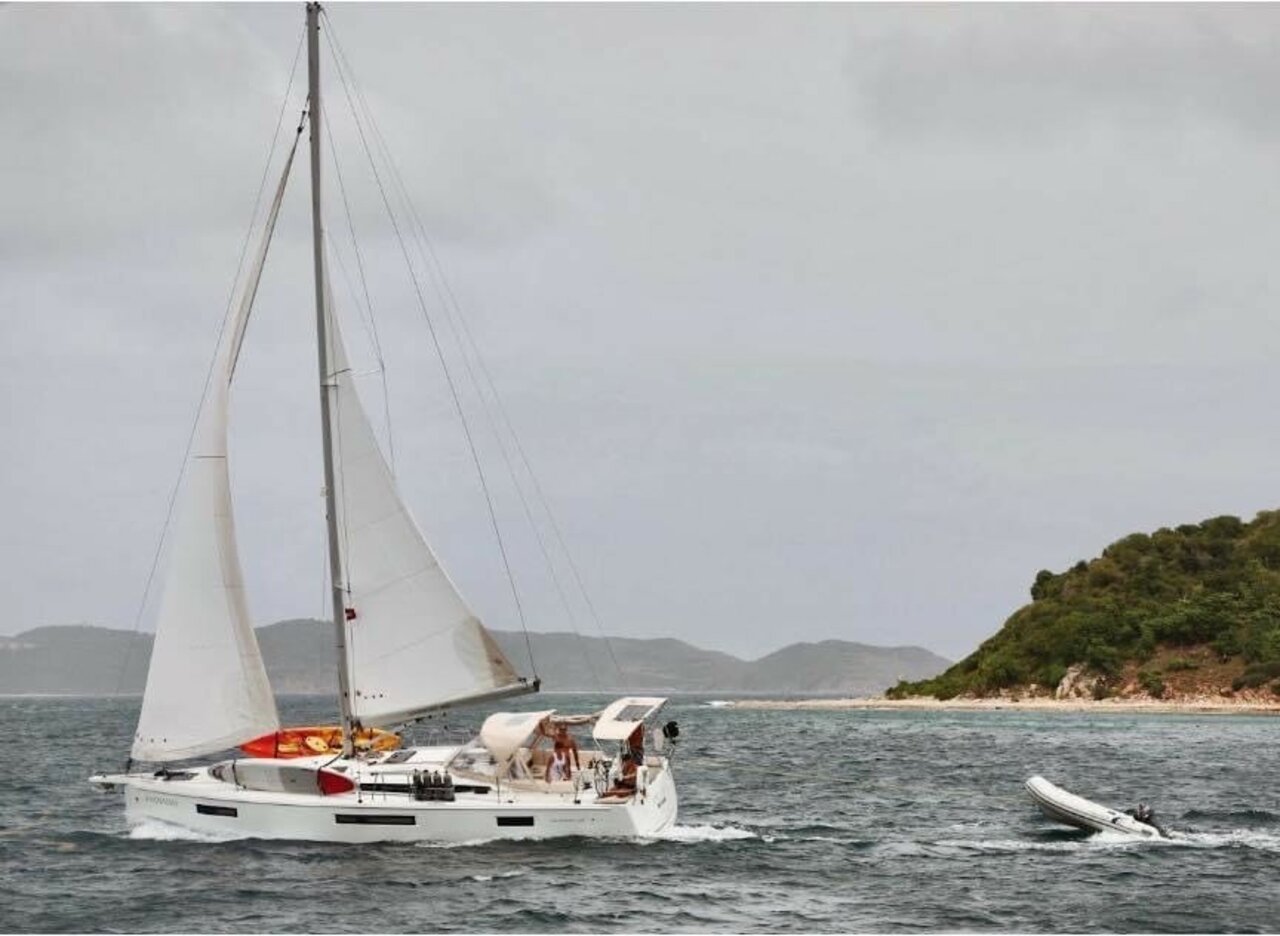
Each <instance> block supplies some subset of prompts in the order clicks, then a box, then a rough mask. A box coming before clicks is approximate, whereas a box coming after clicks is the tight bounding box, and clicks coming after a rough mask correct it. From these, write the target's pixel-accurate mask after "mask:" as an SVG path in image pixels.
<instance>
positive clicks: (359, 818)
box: [333, 813, 418, 825]
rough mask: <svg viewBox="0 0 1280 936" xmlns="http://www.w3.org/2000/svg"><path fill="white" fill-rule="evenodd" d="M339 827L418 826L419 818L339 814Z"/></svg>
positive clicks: (337, 821) (335, 819)
mask: <svg viewBox="0 0 1280 936" xmlns="http://www.w3.org/2000/svg"><path fill="white" fill-rule="evenodd" d="M333 821H334V822H336V823H338V825H417V822H418V817H417V816H365V815H361V814H360V813H337V814H336V815H335V816H334V817H333Z"/></svg>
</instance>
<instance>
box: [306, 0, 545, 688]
mask: <svg viewBox="0 0 1280 936" xmlns="http://www.w3.org/2000/svg"><path fill="white" fill-rule="evenodd" d="M321 12H322V14H323V13H324V11H323V10H322V11H321ZM325 21H326V23H328V24H329V27H330V28H329V29H326V30H324V35H325V39H326V41H327V42H328V43H329V48H330V51H331V52H332V53H333V60H334V62H335V63H336V64H337V66H338V67H337V68H336V71H337V73H338V78H339V81H340V83H341V84H342V89H343V92H344V93H345V95H346V97H347V103H348V105H349V106H350V108H351V112H352V117H353V119H354V121H355V125H356V130H357V132H358V134H359V136H360V141H361V143H362V144H363V145H364V148H365V151H366V152H367V153H370V155H372V151H371V150H370V148H369V143H368V139H367V138H366V136H365V132H364V126H363V123H362V122H361V120H360V116H359V113H358V111H357V108H356V106H355V102H354V100H353V99H352V93H351V87H350V85H349V84H348V81H347V70H346V69H344V67H343V65H344V61H343V59H342V57H341V56H340V55H339V54H338V51H337V49H336V48H335V47H334V39H333V27H332V22H331V21H330V20H329V17H328V16H327V15H325ZM370 165H371V167H372V169H373V174H374V181H375V182H376V183H377V187H378V192H379V194H380V195H381V196H382V203H383V206H384V207H385V208H386V211H387V215H388V218H389V220H390V221H391V228H392V230H393V232H394V233H395V236H396V241H397V242H398V244H399V245H400V252H401V253H402V254H403V256H404V260H405V265H406V266H407V267H408V268H409V278H410V280H411V281H412V283H413V289H414V292H415V294H416V295H417V299H418V307H419V309H420V310H421V311H422V316H423V319H424V320H425V321H426V323H427V331H428V332H429V333H430V336H431V342H432V344H433V346H434V347H435V351H436V356H437V358H439V360H440V367H441V370H442V371H443V373H444V377H445V382H446V383H447V384H448V386H449V393H450V396H451V397H452V399H453V405H454V409H455V410H456V411H457V413H458V418H459V420H460V422H461V423H462V432H463V435H464V436H465V438H466V442H467V448H468V449H469V450H470V453H471V460H472V463H473V465H474V466H475V469H476V475H477V476H478V478H479V480H480V488H481V491H482V492H483V494H484V499H485V505H486V507H487V508H488V512H489V520H490V523H491V525H492V527H493V533H494V538H495V539H496V540H497V545H498V552H499V555H500V556H501V558H502V566H503V569H504V571H505V572H506V576H507V581H508V582H509V583H510V586H511V597H512V601H513V602H514V604H515V608H516V615H517V617H518V618H519V621H520V629H521V630H522V631H523V633H524V639H525V648H526V650H527V652H528V655H529V667H530V669H531V670H532V673H533V676H534V679H535V680H536V679H537V676H538V670H537V664H536V662H535V661H534V656H533V641H532V640H531V638H530V637H529V626H528V622H527V620H526V618H525V613H524V604H523V603H522V602H521V600H520V592H519V589H518V588H517V587H516V580H515V575H514V573H513V572H512V569H511V561H510V558H509V557H508V555H507V547H506V543H505V541H504V540H503V537H502V530H501V527H500V525H499V523H498V514H497V510H496V509H495V507H494V503H493V496H492V494H491V492H490V490H489V482H488V480H487V478H486V477H485V473H484V466H483V465H482V464H481V462H480V455H479V451H478V449H477V448H476V443H475V438H474V436H473V434H472V432H471V426H470V424H469V423H468V421H467V416H466V411H465V409H464V408H463V406H462V398H461V396H460V394H459V393H458V388H457V385H456V383H455V381H454V379H453V373H452V372H451V370H450V368H449V364H448V360H447V359H446V357H445V354H444V348H443V347H442V345H441V343H440V336H439V334H438V333H437V330H436V327H435V322H434V321H433V320H432V318H431V314H430V312H429V311H428V309H427V303H426V297H425V296H424V295H423V293H422V285H421V284H420V283H419V282H418V277H417V276H416V274H415V273H414V268H413V259H412V255H411V254H410V253H409V249H408V247H407V246H406V245H405V241H404V235H403V232H402V231H401V229H400V223H399V222H398V221H397V219H396V215H395V211H394V209H393V208H392V207H391V200H390V199H389V198H388V197H387V192H386V188H385V186H384V185H383V183H382V175H381V173H379V172H378V169H377V165H376V163H374V162H373V161H372V159H371V161H370Z"/></svg>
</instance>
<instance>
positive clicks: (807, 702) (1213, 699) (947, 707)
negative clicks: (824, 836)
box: [727, 696, 1280, 715]
mask: <svg viewBox="0 0 1280 936" xmlns="http://www.w3.org/2000/svg"><path fill="white" fill-rule="evenodd" d="M727 704H728V705H729V706H730V707H732V708H739V709H763V710H769V709H779V710H793V709H812V710H821V709H826V710H845V709H876V710H894V709H896V710H904V711H954V712H996V711H1011V712H1029V711H1036V712H1092V713H1095V714H1099V713H1132V714H1144V715H1280V699H1277V700H1275V701H1270V700H1267V699H1258V698H1240V699H1229V698H1223V697H1222V696H1206V697H1203V698H1195V697H1191V698H1179V699H1168V700H1164V699H1123V698H1111V699H1096V700H1095V699H1052V698H1044V697H1023V698H982V699H978V698H954V699H946V700H945V701H944V700H941V699H932V698H914V699H886V698H870V699H737V700H733V701H731V702H729V703H727Z"/></svg>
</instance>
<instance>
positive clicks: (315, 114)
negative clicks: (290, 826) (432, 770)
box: [307, 2, 355, 756]
mask: <svg viewBox="0 0 1280 936" xmlns="http://www.w3.org/2000/svg"><path fill="white" fill-rule="evenodd" d="M307 80H308V88H309V100H310V102H311V105H310V108H309V110H310V124H311V239H312V253H313V255H314V259H315V279H316V339H317V341H316V346H317V348H318V350H319V357H320V433H321V438H322V441H323V446H322V447H323V449H324V508H325V521H326V523H327V525H328V528H329V582H330V584H331V586H332V588H333V594H332V604H333V628H334V634H335V636H336V638H337V648H338V704H339V706H340V707H341V710H342V753H343V754H345V755H348V756H350V755H351V753H352V752H353V751H354V748H355V745H354V736H353V732H352V719H351V678H350V674H349V673H348V672H347V621H346V616H347V601H346V590H345V588H344V586H343V578H342V557H341V554H340V553H339V551H338V502H337V490H336V487H335V485H334V470H333V434H332V432H331V430H330V425H329V410H330V405H331V400H330V397H331V396H333V395H334V394H335V393H336V391H337V388H338V384H337V375H336V374H331V373H330V363H329V327H328V324H329V323H328V320H327V314H326V309H325V275H324V231H323V226H322V224H321V221H320V119H321V118H320V112H321V110H320V4H319V3H314V2H312V3H308V4H307Z"/></svg>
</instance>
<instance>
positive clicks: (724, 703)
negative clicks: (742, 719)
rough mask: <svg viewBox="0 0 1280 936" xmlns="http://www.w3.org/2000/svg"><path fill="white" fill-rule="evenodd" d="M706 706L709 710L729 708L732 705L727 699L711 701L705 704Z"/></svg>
mask: <svg viewBox="0 0 1280 936" xmlns="http://www.w3.org/2000/svg"><path fill="white" fill-rule="evenodd" d="M707 705H708V706H709V707H710V708H729V707H731V706H732V705H733V703H732V702H730V701H729V700H727V699H712V700H711V701H710V702H708V703H707Z"/></svg>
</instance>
